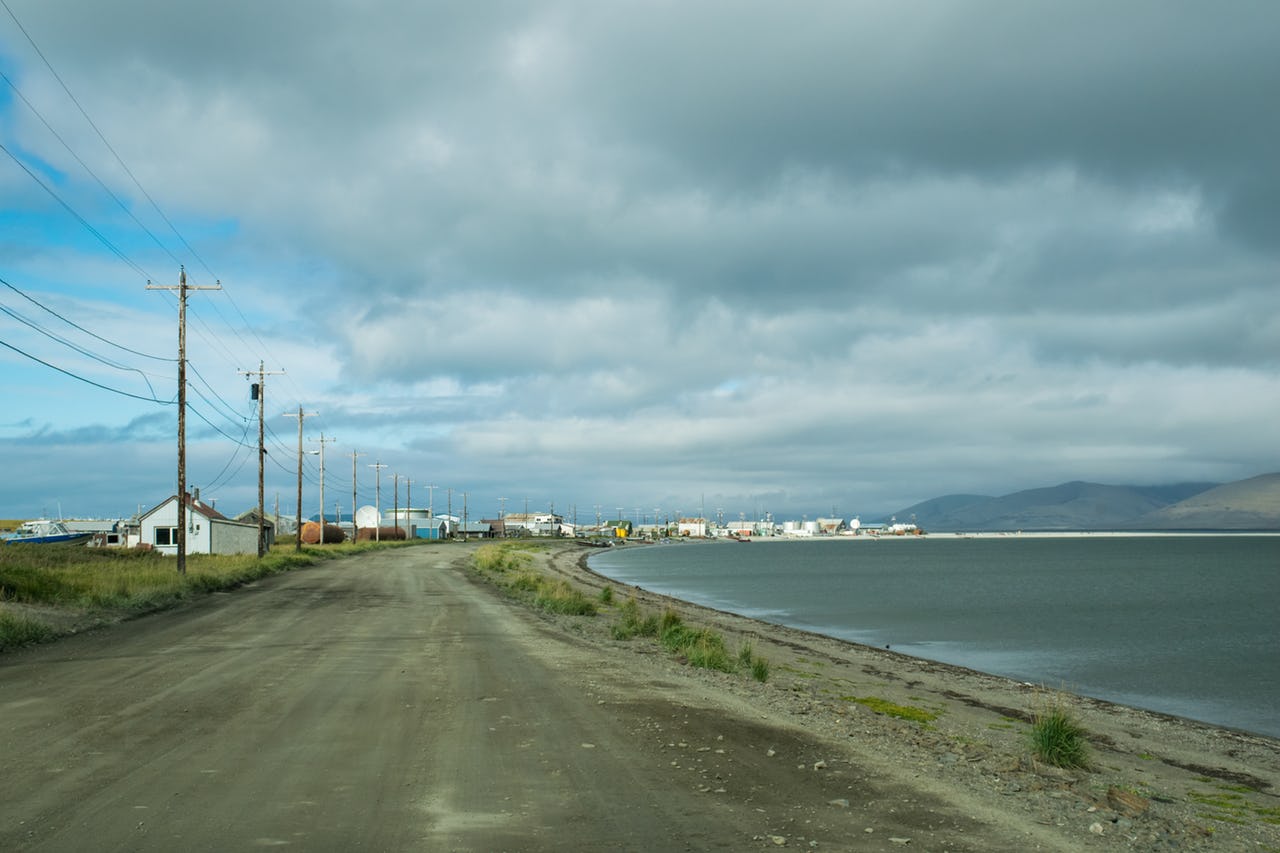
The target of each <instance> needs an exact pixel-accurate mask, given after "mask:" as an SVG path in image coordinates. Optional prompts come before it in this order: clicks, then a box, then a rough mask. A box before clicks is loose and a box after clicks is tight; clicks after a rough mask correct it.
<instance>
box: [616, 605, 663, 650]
mask: <svg viewBox="0 0 1280 853" xmlns="http://www.w3.org/2000/svg"><path fill="white" fill-rule="evenodd" d="M610 633H611V634H612V635H613V638H614V639H615V640H630V639H631V638H633V637H656V636H658V616H657V614H655V613H644V612H642V611H641V610H640V605H639V603H637V602H636V600H635V597H634V596H633V597H630V598H628V599H627V600H626V601H624V602H623V603H622V604H621V605H619V607H618V621H616V622H614V623H613V627H612V628H610Z"/></svg>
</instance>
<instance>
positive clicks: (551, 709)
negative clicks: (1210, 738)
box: [0, 546, 1075, 853]
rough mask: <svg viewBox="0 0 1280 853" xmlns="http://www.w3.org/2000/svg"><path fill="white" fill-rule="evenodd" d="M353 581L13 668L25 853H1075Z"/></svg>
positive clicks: (785, 727)
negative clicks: (274, 852)
mask: <svg viewBox="0 0 1280 853" xmlns="http://www.w3.org/2000/svg"><path fill="white" fill-rule="evenodd" d="M471 551H472V547H470V546H446V547H419V548H410V549H401V550H395V551H384V552H378V553H375V554H372V555H365V556H361V557H358V558H353V559H344V560H339V561H333V562H328V563H322V564H320V565H317V566H314V567H311V568H308V569H305V570H301V571H296V572H293V573H290V574H286V575H281V576H277V577H273V578H270V579H268V580H265V581H262V582H259V583H256V584H253V585H251V586H248V587H245V588H242V589H239V590H236V591H234V592H231V593H227V594H218V595H214V596H210V597H208V598H206V599H204V600H201V601H199V602H197V603H195V604H192V605H189V606H185V607H182V608H179V609H177V610H173V611H169V612H165V613H160V614H155V615H152V616H147V617H144V618H141V619H137V620H133V621H131V622H126V623H122V624H118V625H114V626H109V627H105V628H100V629H97V630H94V631H90V632H87V633H84V634H80V635H77V636H74V637H71V638H69V639H66V640H63V641H61V642H59V643H57V644H54V645H51V646H47V647H41V648H35V649H29V650H26V651H23V652H20V653H17V654H10V655H5V656H4V657H3V658H0V755H2V756H3V760H4V772H3V774H2V775H0V850H5V851H15V850H41V851H64V850H65V851H77V853H78V852H79V851H84V850H128V851H149V850H156V851H173V850H185V851H194V850H217V851H223V850H247V849H258V848H267V847H293V848H295V849H299V850H308V851H327V850H334V851H339V850H341V851H353V850H387V851H400V850H424V851H436V850H453V851H500V850H509V851H517V850H519V851H539V850H547V851H551V850H556V851H564V850H636V851H655V850H659V851H661V850H735V851H736V850H753V849H778V848H780V847H787V848H792V849H817V850H868V851H873V850H877V851H878V850H903V849H914V850H952V851H957V850H971V851H1025V850H1034V849H1044V850H1068V849H1075V848H1074V846H1073V845H1072V844H1070V843H1068V842H1067V841H1065V840H1064V839H1063V836H1062V835H1061V834H1060V833H1055V832H1053V831H1052V829H1051V828H1049V827H1045V826H1043V825H1041V824H1038V823H1037V822H1035V821H1034V820H1032V819H1030V818H1022V817H1019V816H1018V815H1017V814H1008V813H1006V812H1004V811H1003V810H1000V809H998V808H994V807H992V806H991V805H990V804H987V803H984V802H982V801H981V800H980V799H977V798H965V797H962V796H961V797H958V798H957V797H952V796H948V795H947V793H946V791H945V790H943V791H939V790H937V789H936V788H934V787H932V786H930V785H929V784H927V780H920V779H919V778H918V776H919V774H918V773H917V772H914V769H912V770H910V771H909V770H908V769H907V768H903V769H902V771H901V772H899V771H897V770H895V767H894V765H893V761H892V760H891V759H883V758H880V759H877V758H873V757H870V756H867V757H865V758H852V757H851V756H852V755H854V753H851V752H849V751H848V750H844V751H840V750H833V748H832V744H831V741H830V739H829V738H828V737H825V736H823V735H821V734H820V733H817V732H810V731H808V730H806V728H804V727H803V725H802V724H800V725H798V724H797V723H796V722H795V721H794V720H792V719H790V718H788V717H786V716H785V715H783V714H775V713H771V712H770V711H769V709H768V708H767V707H764V708H762V707H760V706H758V705H756V704H753V703H752V702H750V701H749V700H748V699H745V698H744V697H743V696H742V695H741V691H737V690H731V689H724V688H721V687H717V686H716V685H715V684H714V683H710V682H708V681H706V680H704V679H696V678H694V679H686V678H682V677H679V675H678V674H673V672H672V665H671V663H670V661H667V660H662V659H661V658H660V656H657V655H654V656H652V659H648V658H646V657H645V656H644V655H637V654H626V653H617V652H616V651H615V652H613V653H610V651H609V649H608V648H607V647H606V646H602V644H601V643H600V642H599V641H597V640H593V639H591V638H589V637H585V636H576V635H575V634H574V633H573V631H571V630H570V631H566V630H564V628H563V626H560V625H557V624H554V623H553V622H549V621H548V620H546V619H543V618H542V617H540V616H538V615H537V614H535V613H533V612H531V611H529V610H527V609H525V608H524V607H521V606H519V605H516V604H513V603H511V602H509V601H507V600H506V599H504V598H503V597H501V595H499V594H498V593H497V592H495V591H494V590H493V589H492V588H491V587H489V586H487V585H485V584H484V583H482V582H479V581H477V580H475V579H474V578H473V577H472V576H471V575H469V574H468V573H467V572H466V571H465V569H464V568H463V566H464V563H465V561H466V560H467V558H468V557H469V555H470V553H471Z"/></svg>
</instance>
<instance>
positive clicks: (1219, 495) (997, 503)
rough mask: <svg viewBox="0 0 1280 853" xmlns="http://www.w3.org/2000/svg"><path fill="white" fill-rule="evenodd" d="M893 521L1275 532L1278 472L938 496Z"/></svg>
mask: <svg viewBox="0 0 1280 853" xmlns="http://www.w3.org/2000/svg"><path fill="white" fill-rule="evenodd" d="M893 515H894V516H895V517H896V518H897V519H898V520H899V521H901V520H904V519H913V520H914V521H915V523H916V524H917V525H918V526H919V527H921V528H922V529H924V530H926V531H939V532H953V531H954V532H964V531H1009V530H1151V531H1155V530H1280V473H1273V474H1262V475H1259V476H1256V477H1250V478H1248V479H1245V480H1239V481H1236V482H1233V483H1199V482H1187V483H1171V484H1167V485H1157V486H1132V485H1119V486H1114V485H1105V484H1102V483H1089V482H1084V481H1080V480H1073V481H1070V482H1067V483H1060V484H1058V485H1056V486H1045V487H1039V488H1032V489H1024V490H1022V491H1018V492H1012V493H1010V494H1007V495H1000V496H996V497H992V496H987V495H970V494H953V495H942V496H940V497H937V498H931V499H929V500H926V501H921V502H920V503H917V504H913V505H912V506H909V507H906V508H905V509H902V510H899V511H898V512H896V513H894V514H893ZM885 520H888V518H887V517H886V519H885Z"/></svg>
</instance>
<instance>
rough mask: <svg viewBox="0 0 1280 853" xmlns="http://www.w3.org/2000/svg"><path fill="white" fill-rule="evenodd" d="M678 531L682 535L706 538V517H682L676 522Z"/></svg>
mask: <svg viewBox="0 0 1280 853" xmlns="http://www.w3.org/2000/svg"><path fill="white" fill-rule="evenodd" d="M676 533H677V534H678V535H680V536H691V537H693V538H696V539H705V538H706V536H707V520H706V519H705V518H682V519H680V520H679V521H678V522H677V523H676Z"/></svg>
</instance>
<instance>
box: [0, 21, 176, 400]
mask: <svg viewBox="0 0 1280 853" xmlns="http://www.w3.org/2000/svg"><path fill="white" fill-rule="evenodd" d="M0 2H3V0H0ZM0 346H3V347H5V348H7V349H11V350H13V351H14V352H16V353H17V354H18V355H21V356H25V357H26V358H29V359H31V360H32V361H34V362H37V363H39V364H43V365H44V366H45V367H47V368H49V369H50V370H56V371H58V372H59V373H61V374H63V375H64V376H70V377H71V378H72V379H78V380H80V381H81V382H83V383H85V384H86V385H92V386H94V387H95V388H101V389H102V390H103V391H110V392H111V393H112V394H119V395H120V396H121V397H132V398H133V399H135V400H142V401H143V402H146V403H159V404H160V405H162V406H172V405H173V404H174V402H175V401H174V400H160V399H157V398H155V397H143V396H141V395H140V394H131V393H129V392H128V391H121V390H120V389H119V388H112V387H111V386H110V385H103V384H102V383H101V382H94V381H93V380H92V379H88V378H86V377H84V376H81V375H80V374H78V373H72V372H71V371H70V370H66V369H64V368H61V367H58V366H57V365H56V364H50V363H49V362H47V361H45V360H44V359H42V358H37V357H36V356H34V355H32V354H31V353H29V352H26V351H25V350H21V349H19V348H18V347H15V346H14V345H13V344H11V343H8V342H7V341H0Z"/></svg>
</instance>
